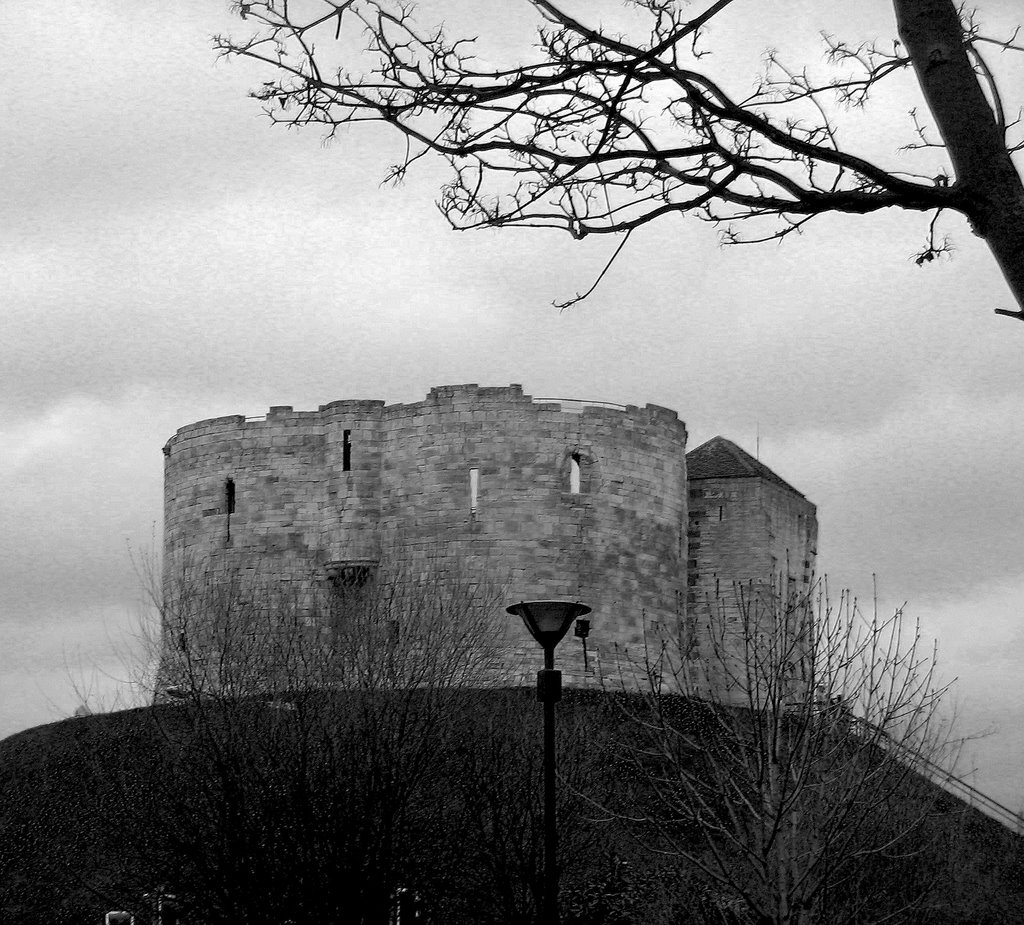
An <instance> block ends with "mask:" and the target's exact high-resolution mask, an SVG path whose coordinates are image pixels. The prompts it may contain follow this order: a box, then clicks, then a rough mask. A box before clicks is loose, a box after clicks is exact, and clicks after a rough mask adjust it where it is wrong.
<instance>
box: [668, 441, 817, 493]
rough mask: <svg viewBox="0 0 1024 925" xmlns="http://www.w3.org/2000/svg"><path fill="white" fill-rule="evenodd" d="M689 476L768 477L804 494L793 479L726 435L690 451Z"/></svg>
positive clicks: (765, 478)
mask: <svg viewBox="0 0 1024 925" xmlns="http://www.w3.org/2000/svg"><path fill="white" fill-rule="evenodd" d="M686 472H687V478H689V479H691V480H693V479H751V478H758V479H764V480H765V481H766V482H773V483H774V484H776V485H781V486H782V487H783V488H788V489H789V490H790V491H791V492H793V493H794V494H797V495H800V497H801V498H802V497H803V494H802V493H801V492H799V491H797V490H796V489H795V488H794V487H793V486H792V485H790V484H789V482H787V481H785V480H784V479H782V478H780V477H779V476H777V475H776V474H775V473H774V472H772V470H771V469H769V468H768V467H767V466H766V465H765V464H764V463H763V462H760V461H759V460H757V459H754V457H753V456H751V455H750V454H749V453H748V452H747V451H746V450H744V449H742V448H741V447H738V446H737V445H736V444H735V443H733V442H732V441H731V440H726V439H725V437H712V438H711V439H710V440H708V442H707V443H702V444H701V445H700V446H699V447H697V448H696V449H695V450H690V452H689V453H687V454H686Z"/></svg>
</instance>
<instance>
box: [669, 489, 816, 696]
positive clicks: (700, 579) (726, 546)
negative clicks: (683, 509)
mask: <svg viewBox="0 0 1024 925" xmlns="http://www.w3.org/2000/svg"><path fill="white" fill-rule="evenodd" d="M688 495H689V529H688V530H687V542H688V553H687V633H688V635H689V637H690V639H691V641H692V645H693V650H694V655H695V656H696V658H695V659H694V660H693V666H694V671H695V677H696V673H697V672H699V671H703V672H705V674H704V675H703V676H702V680H701V681H698V682H697V683H703V684H705V685H706V684H708V683H712V684H713V683H715V679H709V678H707V675H706V671H707V669H708V664H709V656H710V653H711V651H712V650H713V649H714V647H715V645H716V643H715V642H714V641H713V639H715V638H716V639H718V640H719V643H718V644H719V645H721V644H723V643H724V645H725V647H726V648H729V647H730V646H731V647H732V650H731V653H730V655H731V664H729V665H727V666H725V668H726V673H727V674H730V673H732V672H735V673H736V674H737V675H739V674H742V665H743V663H744V661H745V656H744V652H743V647H744V641H745V640H744V638H743V637H744V632H745V631H744V630H743V628H742V626H741V623H742V619H743V618H742V615H741V611H742V607H743V603H742V602H743V601H750V600H751V596H752V595H754V594H756V593H757V589H758V588H759V587H763V586H764V583H765V582H767V581H768V580H773V581H774V582H775V587H776V588H777V589H778V590H780V591H781V592H782V593H783V594H784V595H788V594H802V593H806V592H807V591H808V590H809V589H810V584H811V579H812V577H813V572H814V564H815V557H816V554H817V529H818V528H817V519H816V516H815V510H816V509H815V506H814V505H813V504H811V503H810V502H809V501H808V500H807V499H806V498H804V497H803V496H802V495H800V494H799V493H797V492H796V491H794V490H792V489H790V488H788V487H785V486H783V485H780V484H777V483H775V482H772V481H769V480H767V479H765V478H759V477H748V478H701V479H694V480H692V481H691V482H690V484H689V491H688ZM748 613H749V610H748ZM730 625H731V626H732V629H730ZM711 661H712V664H713V661H714V660H713V659H712V660H711ZM720 686H721V685H720V684H719V687H720Z"/></svg>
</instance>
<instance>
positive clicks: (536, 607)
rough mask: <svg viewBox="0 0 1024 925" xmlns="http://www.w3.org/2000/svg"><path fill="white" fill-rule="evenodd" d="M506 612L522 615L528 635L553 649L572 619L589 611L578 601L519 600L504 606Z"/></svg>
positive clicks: (547, 647)
mask: <svg viewBox="0 0 1024 925" xmlns="http://www.w3.org/2000/svg"><path fill="white" fill-rule="evenodd" d="M505 611H506V612H507V613H510V614H513V615H515V616H518V617H522V620H523V623H525V624H526V628H527V629H528V630H529V631H530V635H531V636H533V638H534V639H536V640H537V642H539V643H540V644H541V646H543V648H544V649H554V647H555V646H557V645H558V644H559V643H560V642H561V641H562V637H563V636H564V635H565V634H566V633H567V632H568V630H569V627H570V626H571V625H572V621H573V620H575V619H576V618H577V617H582V616H583V615H584V614H588V613H590V608H589V607H588V606H587V605H586V604H581V603H580V602H579V601H520V602H519V603H518V604H513V605H512V606H511V607H506V608H505Z"/></svg>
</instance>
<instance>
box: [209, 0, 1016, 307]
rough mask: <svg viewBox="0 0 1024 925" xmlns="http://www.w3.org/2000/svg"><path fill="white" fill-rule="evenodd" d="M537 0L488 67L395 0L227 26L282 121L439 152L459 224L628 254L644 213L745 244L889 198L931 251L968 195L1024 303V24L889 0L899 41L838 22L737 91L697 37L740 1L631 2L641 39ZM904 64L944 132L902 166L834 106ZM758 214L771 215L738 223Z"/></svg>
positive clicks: (314, 0) (280, 5)
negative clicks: (548, 233)
mask: <svg viewBox="0 0 1024 925" xmlns="http://www.w3.org/2000/svg"><path fill="white" fill-rule="evenodd" d="M526 2H528V3H529V4H530V5H531V6H532V7H534V9H535V10H536V12H537V14H538V17H539V20H540V25H539V26H538V28H537V38H536V43H535V46H534V50H533V53H532V57H529V58H525V59H524V60H518V61H515V62H513V63H511V64H509V65H507V66H501V65H493V66H492V65H487V64H484V63H482V59H483V60H486V55H487V52H486V50H482V52H481V57H478V56H477V55H478V49H477V47H476V45H475V43H474V40H473V39H471V38H469V37H466V36H448V35H447V34H446V32H445V30H444V29H443V28H442V27H436V26H433V25H418V24H417V23H416V22H415V21H414V18H413V14H412V7H411V6H410V5H407V4H404V3H402V2H400V0H255V2H250V0H244V2H240V3H237V4H236V7H237V9H238V11H239V13H240V15H241V16H242V18H243V19H245V20H246V21H247V22H248V23H255V24H256V25H257V29H258V31H257V32H256V33H255V34H254V35H252V36H251V37H249V38H246V39H236V38H232V37H224V36H221V37H218V38H217V40H216V44H217V47H218V48H219V49H220V50H221V52H223V53H224V54H226V55H236V56H245V57H248V58H253V59H256V60H258V61H260V62H263V63H264V64H266V65H268V66H270V67H271V68H273V70H274V71H275V72H276V74H277V76H276V77H275V78H274V79H272V80H269V81H267V82H265V83H264V84H263V86H262V87H261V88H260V89H259V90H257V91H255V93H254V96H256V97H257V98H258V99H260V100H263V101H264V102H265V103H266V110H267V112H268V114H269V115H270V117H271V118H272V119H273V120H274V121H275V122H279V123H285V124H289V125H309V124H314V125H320V126H324V127H326V129H327V130H328V132H329V133H330V134H333V133H335V132H336V131H337V130H338V129H339V128H340V127H342V126H348V125H353V124H359V123H362V122H379V123H384V124H387V125H390V126H392V127H393V128H394V129H396V130H397V131H398V132H400V133H401V134H402V135H403V136H404V137H405V139H406V142H407V146H406V154H405V157H404V158H403V159H402V160H401V161H400V162H399V163H398V164H396V165H394V166H393V167H391V168H390V170H389V171H388V177H389V178H390V179H392V180H398V179H401V178H402V177H403V176H404V175H405V173H406V171H407V170H408V169H409V167H410V166H411V165H412V164H413V163H414V162H415V161H416V160H417V159H419V158H420V157H422V156H423V155H424V154H425V153H428V152H432V153H434V154H437V155H440V156H441V157H442V158H444V159H445V160H446V161H447V162H448V164H449V165H450V168H451V179H450V181H449V182H448V184H447V186H446V187H445V188H444V189H443V191H442V194H441V199H440V203H439V205H440V208H441V211H442V212H443V213H444V214H445V216H446V217H447V218H448V220H449V222H451V224H452V226H453V227H455V228H474V227H481V226H489V227H501V226H508V225H516V226H531V227H548V228H560V229H564V230H566V231H568V232H569V233H570V234H572V235H573V236H574V237H577V238H582V237H585V236H588V235H594V234H622V235H623V236H624V237H623V239H622V241H621V243H620V244H619V246H618V248H617V249H616V251H615V255H618V253H619V251H620V250H621V248H622V246H623V245H624V244H625V240H626V239H627V238H628V236H629V234H630V233H631V232H632V231H633V229H635V228H638V227H640V226H642V225H645V224H647V223H648V222H651V221H653V220H655V219H658V218H661V217H663V216H666V215H670V214H674V213H693V214H696V215H697V216H699V217H700V218H703V219H705V220H706V221H709V222H711V223H713V224H716V225H720V226H722V228H723V237H724V240H726V241H728V242H734V243H739V242H743V241H759V240H767V239H773V238H781V237H785V236H786V235H788V234H790V233H792V232H795V231H799V230H800V229H802V228H803V227H804V226H805V225H806V224H807V223H808V222H809V221H810V220H811V219H813V218H815V217H816V216H820V215H825V214H828V213H855V214H866V213H871V212H876V211H878V210H881V209H887V208H899V209H908V210H913V211H919V212H922V213H930V214H931V215H932V216H933V217H932V220H931V223H930V225H929V229H928V235H927V239H926V243H925V245H924V247H923V248H922V250H921V251H920V252H919V254H918V256H917V260H918V263H920V264H923V263H926V262H929V261H931V260H933V259H934V258H935V257H936V256H937V255H939V254H941V253H943V252H944V251H946V250H948V244H947V243H946V242H945V241H944V240H940V239H939V238H938V237H937V235H936V219H937V218H938V216H939V215H940V213H942V212H943V211H950V212H957V213H960V214H962V215H964V216H966V217H967V219H968V221H969V222H970V224H971V227H972V229H973V230H974V232H975V233H976V234H978V235H980V236H981V237H983V238H984V239H985V241H986V242H987V244H988V246H989V248H990V250H991V252H992V254H993V255H994V256H995V258H996V260H997V262H998V264H999V266H1000V268H1001V270H1002V272H1003V275H1004V277H1005V278H1006V281H1007V283H1008V285H1009V287H1010V290H1011V292H1012V294H1013V296H1014V298H1015V299H1016V301H1017V303H1018V308H1017V309H1015V310H1008V309H1001V310H999V312H1000V313H1001V314H1007V315H1011V316H1012V317H1017V318H1022V319H1024V185H1022V183H1021V178H1020V175H1019V173H1018V171H1017V169H1016V168H1015V166H1014V163H1013V154H1014V152H1018V151H1020V150H1021V147H1022V141H1021V139H1020V137H1019V136H1020V135H1021V132H1020V119H1019V117H1018V118H1014V116H1013V111H1012V110H1011V109H1010V107H1009V101H1007V100H1006V99H1004V95H1003V93H1002V92H1001V90H1000V87H999V83H998V82H997V80H996V77H995V70H994V68H993V66H992V65H991V63H990V56H989V55H988V52H989V51H991V50H997V51H999V52H1000V53H1001V52H1012V53H1019V52H1021V51H1024V44H1022V43H1021V42H1020V41H1019V40H1018V37H1017V33H1014V34H1013V35H1011V36H1007V37H1004V38H993V37H990V36H986V35H984V34H982V32H981V30H980V27H979V25H978V24H977V22H976V21H975V18H974V16H973V14H969V13H964V12H962V11H961V10H959V9H958V8H957V6H956V5H955V3H954V2H953V0H893V11H894V14H895V23H896V30H897V32H898V35H899V40H895V38H894V39H893V40H892V41H877V42H870V43H864V44H856V45H851V44H848V43H845V42H843V41H841V40H839V39H837V38H835V37H833V36H831V35H827V34H826V35H825V36H824V41H825V44H826V50H827V54H828V58H829V60H830V62H831V64H832V65H833V66H834V67H833V69H832V70H831V71H830V72H829V73H828V74H826V75H823V76H820V77H812V76H810V72H809V70H808V68H807V67H805V66H804V65H798V66H796V67H790V66H787V65H786V64H785V63H784V62H783V61H782V59H781V58H780V57H779V56H778V55H776V54H774V53H772V54H770V55H769V57H768V65H767V69H766V71H765V72H764V74H763V75H762V77H761V79H760V81H759V82H758V83H757V84H756V85H755V86H754V88H753V89H752V90H748V91H740V92H735V91H730V90H729V89H727V86H728V83H729V82H730V81H729V75H728V74H724V73H723V74H718V75H716V73H715V70H714V68H713V61H714V59H713V57H711V56H710V55H709V53H708V51H707V50H706V49H705V47H704V33H705V30H706V28H707V27H708V26H709V24H711V23H712V22H713V21H716V20H721V19H724V18H725V16H726V15H727V14H726V11H727V10H728V9H729V8H730V7H732V8H733V10H732V11H737V10H738V8H739V6H740V4H738V3H737V2H736V0H701V2H699V3H696V4H694V5H693V6H692V7H691V5H689V4H684V3H681V2H676V0H631V3H630V4H629V5H630V6H631V7H633V8H634V11H636V12H637V13H638V14H639V16H640V19H641V20H642V22H643V26H642V32H641V34H642V35H643V37H642V38H638V39H632V38H630V37H628V36H627V35H625V34H623V33H621V32H620V31H615V30H614V29H613V28H604V27H602V26H600V25H596V24H589V23H588V22H587V21H586V20H585V18H583V17H577V16H575V15H572V14H571V13H570V12H568V11H567V8H566V7H565V6H564V5H562V4H556V3H554V2H551V0H526ZM755 12H756V11H755ZM616 28H617V27H616ZM360 43H362V46H360ZM907 68H912V69H913V72H914V74H915V75H916V77H917V81H918V84H919V89H920V93H921V95H922V97H923V103H924V106H926V107H927V109H928V110H929V111H930V112H931V115H932V118H933V119H934V122H935V126H936V128H937V130H938V134H939V137H940V138H941V141H939V140H936V139H934V138H933V136H931V135H930V134H928V132H927V129H926V126H925V125H924V124H923V123H922V122H921V121H920V120H919V119H918V118H917V115H916V112H915V113H913V114H912V115H913V117H914V125H915V126H916V130H917V135H916V136H915V140H914V141H912V142H911V143H910V144H908V145H905V146H903V148H904V153H905V154H907V156H908V158H909V160H908V166H907V169H903V165H901V166H900V167H899V168H896V169H894V168H891V167H888V166H883V165H881V164H880V163H877V162H876V161H875V160H873V159H872V157H870V156H869V155H868V154H866V153H864V152H862V151H861V152H859V151H858V150H857V146H856V145H855V144H854V145H850V144H849V143H848V142H847V141H845V140H843V139H842V135H841V132H840V129H839V126H838V124H837V120H836V116H837V113H838V112H839V110H841V108H842V106H844V105H845V106H855V107H860V106H863V105H864V104H865V103H866V102H867V101H868V98H869V97H870V95H871V94H872V92H873V91H874V90H875V89H876V88H877V87H878V86H879V84H881V83H883V82H886V81H889V80H891V79H892V78H893V76H894V75H897V74H899V73H900V72H901V71H904V70H905V69H907ZM837 103H838V106H837ZM896 146H897V144H896V143H894V144H893V147H896ZM943 147H944V148H945V151H946V155H947V157H948V166H947V167H946V168H945V169H943V170H942V171H941V172H940V173H939V174H938V175H923V174H921V173H914V172H913V169H912V168H913V159H912V156H911V154H910V153H908V150H907V149H910V150H912V149H914V148H943ZM933 173H934V172H933ZM759 219H763V220H766V221H767V227H762V228H761V229H760V230H754V231H753V232H752V233H750V232H747V231H746V227H747V225H748V224H750V225H751V227H752V228H755V229H756V227H757V220H759ZM763 224H764V223H762V225H763ZM612 259H613V260H614V259H615V258H614V256H613V258H612ZM602 275H603V274H602ZM595 285H596V284H595ZM582 297H583V296H579V295H578V296H577V297H576V298H575V299H572V300H570V301H569V302H566V303H562V304H571V303H572V302H573V301H578V299H579V298H582Z"/></svg>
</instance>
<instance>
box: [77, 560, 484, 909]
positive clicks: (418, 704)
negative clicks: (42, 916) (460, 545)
mask: <svg viewBox="0 0 1024 925" xmlns="http://www.w3.org/2000/svg"><path fill="white" fill-rule="evenodd" d="M188 571H192V573H193V577H192V580H191V581H188V580H180V581H179V580H175V581H168V582H165V584H164V589H163V590H164V592H165V598H164V600H163V602H162V624H163V641H162V649H161V669H160V672H159V675H158V679H159V682H158V686H157V690H156V692H155V693H156V695H157V699H158V701H162V703H158V704H157V705H156V706H154V707H152V708H150V709H149V710H146V711H143V712H142V713H141V714H140V717H139V722H138V725H139V729H138V731H137V734H136V735H133V736H132V737H130V738H129V737H125V738H124V739H122V740H120V741H112V742H111V741H104V743H103V747H102V755H103V757H102V760H101V761H98V762H97V764H96V767H95V773H96V775H97V777H98V778H101V779H103V780H105V781H107V783H106V784H104V785H100V784H97V787H99V786H104V787H105V788H106V789H108V790H109V789H110V788H111V787H112V786H113V787H114V793H113V795H112V796H111V798H110V799H109V800H108V801H107V803H108V806H112V807H114V810H115V812H116V818H117V820H118V822H119V824H118V826H117V830H116V831H111V830H110V829H109V828H108V827H107V826H106V825H104V824H103V823H98V825H97V828H100V829H104V828H107V837H108V838H111V839H113V840H114V841H115V842H116V848H112V849H111V852H110V853H108V854H107V856H108V857H109V856H110V854H113V855H116V856H117V857H118V858H119V859H120V861H121V863H122V864H123V865H124V870H123V877H122V880H123V881H124V882H125V883H126V884H128V885H129V887H128V892H132V891H134V892H135V894H138V890H137V888H136V886H135V884H138V883H140V882H144V881H145V880H146V879H147V878H148V880H149V883H150V884H151V885H152V886H153V887H154V888H155V887H156V886H158V885H159V886H161V887H162V888H163V889H164V890H165V891H167V892H170V893H173V894H175V895H177V896H178V897H179V901H180V902H181V904H182V905H183V908H185V909H186V910H191V911H192V913H193V914H194V915H196V916H198V917H199V919H200V920H202V921H204V922H210V923H213V922H218V921H231V922H239V921H241V922H251V923H261V922H266V923H268V925H270V923H280V922H282V921H287V920H291V921H294V922H297V923H301V922H312V921H340V920H342V919H343V918H344V919H346V920H351V921H364V922H375V923H384V922H387V921H389V916H391V914H392V912H393V908H392V907H393V905H394V904H395V903H396V902H398V901H399V899H400V898H401V897H402V896H404V895H406V894H407V893H409V894H410V895H412V894H419V893H429V889H430V884H431V883H432V881H433V878H434V877H435V875H436V868H435V865H434V864H433V859H432V854H433V852H434V849H435V848H436V844H437V841H438V839H439V838H441V837H442V833H446V832H447V826H448V810H449V809H450V805H451V801H450V800H449V799H448V796H447V789H446V787H445V785H444V778H443V773H444V768H445V765H446V758H445V749H446V748H447V747H448V743H449V742H450V738H451V736H450V733H449V731H448V727H450V726H451V725H452V724H453V723H458V718H457V713H456V712H453V709H454V706H455V701H456V700H457V698H458V695H459V692H460V691H461V690H464V689H465V688H466V686H467V685H468V684H469V683H470V681H473V682H474V683H479V681H480V676H479V674H478V672H477V668H478V666H479V662H480V659H481V658H483V657H485V656H486V655H487V645H488V640H490V639H493V637H494V636H495V635H498V636H499V637H500V633H497V634H496V633H495V631H494V628H493V627H492V626H491V625H490V623H491V620H492V618H493V613H494V612H495V610H496V609H498V608H497V603H498V599H497V597H496V595H497V592H496V591H493V590H492V591H490V592H488V589H487V588H486V587H484V586H483V585H482V584H481V583H479V582H475V583H472V584H470V583H468V582H466V581H464V580H461V579H460V578H459V577H458V576H456V575H451V574H446V575H443V576H442V575H440V574H438V573H437V572H436V571H431V570H429V569H425V570H422V571H417V572H416V574H415V575H413V574H411V573H409V572H407V571H406V570H404V569H400V568H393V569H385V570H384V571H383V573H381V574H379V575H378V576H377V577H376V578H371V579H370V580H368V581H366V582H365V583H363V584H362V585H360V586H358V587H356V586H351V587H341V588H333V587H330V586H329V585H327V584H326V583H317V582H313V581H308V582H307V581H296V582H287V581H285V582H282V581H270V580H264V579H262V578H261V577H260V572H259V570H258V569H255V568H254V569H251V570H244V569H243V570H233V571H230V570H228V571H225V570H223V569H216V568H204V569H197V570H188ZM186 574H187V572H186ZM499 612H500V610H499ZM485 635H486V638H485ZM111 781H113V784H112V783H111ZM105 821H106V822H108V823H109V820H105ZM101 854H102V853H101ZM108 879H110V878H108ZM136 901H137V895H136ZM130 902H131V896H124V897H121V898H120V905H122V906H125V907H127V908H132V906H131V905H130Z"/></svg>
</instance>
